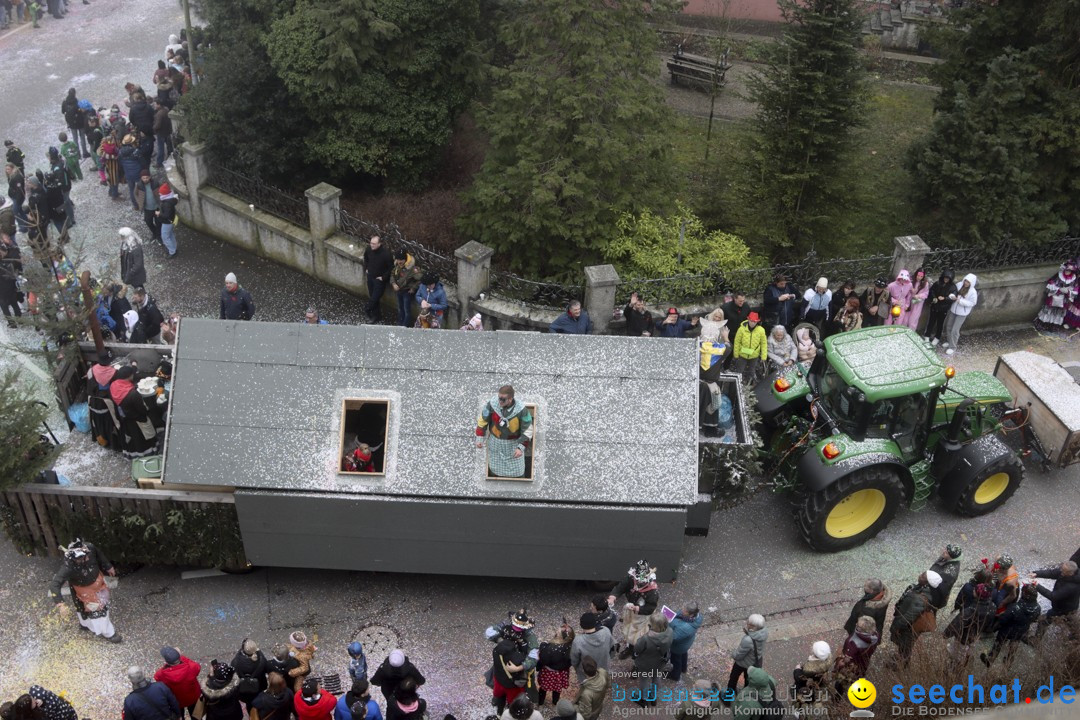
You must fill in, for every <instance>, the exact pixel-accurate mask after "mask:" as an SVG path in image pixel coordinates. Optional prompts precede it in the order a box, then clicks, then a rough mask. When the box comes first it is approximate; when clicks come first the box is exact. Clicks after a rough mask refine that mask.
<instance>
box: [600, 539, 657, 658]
mask: <svg viewBox="0 0 1080 720" xmlns="http://www.w3.org/2000/svg"><path fill="white" fill-rule="evenodd" d="M621 595H625V596H626V605H624V606H623V609H622V614H621V619H622V623H623V639H624V640H625V641H626V647H625V648H624V649H623V650H622V652H620V653H619V658H620V659H622V660H625V659H626V658H628V657H630V655H632V654H633V652H634V643H636V642H637V641H638V638H641V637H644V636H645V634H646V633H647V632H648V631H649V616H650V615H652V614H653V611H654V610H656V607H657V605H659V604H660V590H659V589H658V586H657V584H656V568H654V567H652V566H650V565H649V561H648V560H646V559H644V558H642V559H641V560H638V561H637V562H636V563H635V564H634V565H632V566H631V567H630V569H629V570H627V572H626V577H624V578H623V579H622V581H620V582H619V584H618V585H616V586H615V588H614V589H613V590H612V591H611V594H610V595H608V599H607V600H608V605H609V606H611V607H614V606H615V600H616V599H618V598H619V597H620V596H621Z"/></svg>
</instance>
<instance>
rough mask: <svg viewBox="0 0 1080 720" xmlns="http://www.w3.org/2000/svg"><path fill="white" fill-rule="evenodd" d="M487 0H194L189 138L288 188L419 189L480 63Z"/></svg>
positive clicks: (465, 101) (469, 95)
mask: <svg viewBox="0 0 1080 720" xmlns="http://www.w3.org/2000/svg"><path fill="white" fill-rule="evenodd" d="M486 2H487V0H340V1H339V0H202V2H201V4H200V7H201V13H202V14H203V17H205V18H206V20H207V21H208V23H209V28H208V33H207V34H208V37H209V39H210V41H211V47H210V49H209V50H208V51H207V53H206V58H207V59H206V63H205V79H204V80H203V81H202V82H200V83H199V84H198V85H197V86H195V88H194V90H193V91H192V92H191V93H190V94H189V95H186V96H185V97H184V99H183V102H182V108H183V109H184V111H185V113H187V116H188V125H189V127H190V129H191V135H192V136H193V137H194V139H196V140H198V141H200V142H205V143H207V144H208V146H209V149H210V154H211V156H212V157H214V158H216V159H220V160H224V161H225V162H226V163H227V164H228V165H229V166H230V167H234V168H236V169H238V170H240V171H241V172H247V173H249V174H252V175H255V176H257V177H260V178H262V179H264V180H268V181H273V182H276V183H279V184H285V185H298V184H301V183H304V182H310V181H313V180H329V181H331V182H343V181H348V180H350V179H352V178H354V177H356V176H358V175H359V176H366V177H375V178H378V179H380V180H387V181H388V182H389V183H390V184H394V185H399V186H408V187H416V186H419V185H421V184H422V182H423V180H424V178H425V176H426V175H427V174H428V173H429V171H430V170H431V169H432V168H433V166H434V165H435V164H436V163H437V162H438V160H439V159H440V157H441V152H442V149H443V147H444V146H445V145H446V143H447V141H448V140H449V137H450V133H451V129H452V126H453V122H454V120H455V119H456V117H457V116H458V114H460V112H461V111H462V110H463V109H464V108H465V107H467V106H468V104H469V102H470V101H471V100H472V97H473V95H474V92H475V89H476V87H477V85H478V83H479V80H480V78H481V71H482V69H483V64H482V62H481V57H480V54H479V53H478V52H477V45H478V43H477V41H476V36H477V31H478V30H480V29H482V28H484V27H485V26H484V22H483V20H484V17H485V16H484V14H483V12H482V11H481V8H482V6H483V4H484V3H486Z"/></svg>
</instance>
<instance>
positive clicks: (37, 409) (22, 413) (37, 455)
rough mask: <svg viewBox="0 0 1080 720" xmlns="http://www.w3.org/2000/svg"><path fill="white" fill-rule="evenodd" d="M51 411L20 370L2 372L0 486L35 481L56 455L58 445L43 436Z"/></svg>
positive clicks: (0, 383)
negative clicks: (23, 379)
mask: <svg viewBox="0 0 1080 720" xmlns="http://www.w3.org/2000/svg"><path fill="white" fill-rule="evenodd" d="M48 413H49V409H48V408H47V407H44V406H42V405H40V404H38V403H37V402H36V401H35V398H34V397H33V395H31V393H30V392H29V391H28V390H27V388H26V387H25V385H23V384H22V383H20V381H19V373H18V372H17V371H15V370H8V371H6V372H4V373H3V375H0V490H2V489H4V488H10V487H16V486H18V485H22V484H23V483H28V482H33V481H34V479H35V478H37V476H38V473H40V472H41V471H42V470H44V469H45V468H47V467H49V465H50V464H51V463H52V461H53V459H54V458H55V457H56V453H55V449H54V448H52V447H51V446H48V445H45V444H44V443H42V442H41V439H40V433H41V430H42V426H41V423H42V421H44V420H45V419H46V417H48Z"/></svg>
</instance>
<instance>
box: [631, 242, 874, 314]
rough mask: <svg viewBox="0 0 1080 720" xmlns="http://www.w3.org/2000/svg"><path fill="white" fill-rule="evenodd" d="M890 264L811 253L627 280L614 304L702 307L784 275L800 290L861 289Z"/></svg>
mask: <svg viewBox="0 0 1080 720" xmlns="http://www.w3.org/2000/svg"><path fill="white" fill-rule="evenodd" d="M892 262H893V256H892V255H868V256H866V257H860V258H835V259H824V258H821V257H819V256H818V255H817V253H815V252H810V253H809V254H807V256H806V257H805V258H804V259H803V260H802V261H800V262H797V263H787V264H779V265H770V266H762V267H756V268H739V269H735V270H722V269H720V268H718V267H715V268H710V269H709V270H706V271H705V272H702V273H690V274H686V275H672V276H669V277H661V278H628V279H625V280H622V281H621V282H620V283H619V287H618V290H617V292H616V294H615V301H616V303H617V304H620V305H621V304H623V303H625V302H627V301H628V300H629V299H630V293H631V292H637V293H638V295H639V296H640V297H641V299H642V300H643V301H645V302H646V303H647V304H650V305H656V304H669V303H670V304H673V305H679V304H687V303H704V302H706V301H708V300H713V299H719V298H720V297H721V296H722V295H724V294H725V293H728V292H734V291H741V292H745V293H747V294H748V295H753V294H756V293H758V292H760V291H762V290H764V289H765V287H766V286H767V285H768V284H769V283H771V282H772V281H773V278H775V277H776V276H777V275H784V276H785V277H786V278H788V280H789V281H790V282H791V283H792V284H793V285H794V286H795V287H797V288H800V289H801V288H807V287H811V286H813V285H814V284H815V283H817V280H818V278H820V277H824V278H826V279H827V280H828V281H829V285H830V286H837V285H840V284H841V283H843V282H846V281H848V280H850V281H852V282H854V283H855V284H856V285H863V284H867V283H872V282H873V281H874V280H876V279H877V278H878V277H879V276H885V277H888V275H889V274H890V272H891V270H892Z"/></svg>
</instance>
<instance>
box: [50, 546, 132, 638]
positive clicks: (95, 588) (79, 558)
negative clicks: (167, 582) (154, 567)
mask: <svg viewBox="0 0 1080 720" xmlns="http://www.w3.org/2000/svg"><path fill="white" fill-rule="evenodd" d="M106 574H107V575H111V576H113V577H116V568H115V567H113V564H112V563H111V562H109V559H108V558H107V557H105V555H104V554H102V552H101V551H100V550H98V549H97V548H96V547H95V546H94V545H93V544H92V543H89V542H86V541H84V540H82V539H81V538H74V539H73V540H72V541H71V543H70V544H69V545H68V546H67V548H65V549H64V564H63V565H62V566H61V567H60V569H59V570H58V571H57V572H56V574H55V575H53V579H52V584H51V585H50V586H49V592H50V593H51V594H52V599H53V602H54V603H56V609H57V611H59V613H60V614H61V615H67V614H68V613H69V612H70V609H69V607H68V605H67V603H65V602H64V598H63V596H62V595H61V594H60V590H61V588H62V587H63V585H64V583H65V582H66V583H68V584H69V585H70V586H71V600H72V602H73V603H74V604H75V614H76V615H77V616H78V618H79V626H80V627H81V629H83V630H86V631H89V632H92V633H94V634H95V635H97V636H98V637H101V638H104V639H105V640H107V641H109V642H111V643H118V642H120V640H121V638H120V633H118V632H116V628H115V627H113V624H112V619H111V618H110V617H109V588H108V587H107V586H106V585H105V577H104V576H105V575H106Z"/></svg>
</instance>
